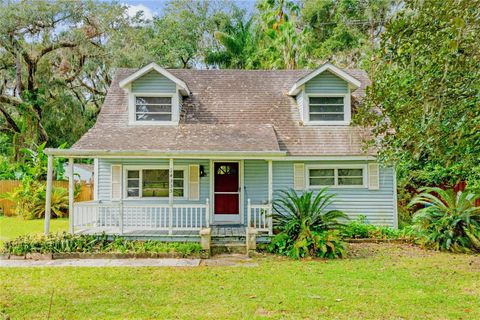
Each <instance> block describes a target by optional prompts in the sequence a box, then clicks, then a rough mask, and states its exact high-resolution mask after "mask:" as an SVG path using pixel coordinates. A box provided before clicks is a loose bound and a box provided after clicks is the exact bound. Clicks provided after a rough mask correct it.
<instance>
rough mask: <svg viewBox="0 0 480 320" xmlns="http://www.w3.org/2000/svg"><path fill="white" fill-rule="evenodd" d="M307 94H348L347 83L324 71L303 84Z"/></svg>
mask: <svg viewBox="0 0 480 320" xmlns="http://www.w3.org/2000/svg"><path fill="white" fill-rule="evenodd" d="M305 92H306V93H307V94H308V93H348V83H347V82H346V81H345V80H343V79H341V78H339V77H337V76H336V75H334V74H333V73H331V72H329V71H325V72H323V73H321V74H319V75H318V76H316V77H315V78H313V79H311V80H310V81H308V82H307V83H305Z"/></svg>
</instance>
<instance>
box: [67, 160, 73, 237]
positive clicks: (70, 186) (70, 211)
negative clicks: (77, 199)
mask: <svg viewBox="0 0 480 320" xmlns="http://www.w3.org/2000/svg"><path fill="white" fill-rule="evenodd" d="M68 170H69V171H68V222H69V224H70V228H69V229H70V233H71V234H73V233H74V231H75V230H74V225H73V224H74V216H73V215H74V214H75V213H74V210H75V209H74V208H73V205H74V191H75V185H74V182H73V174H74V172H73V158H68Z"/></svg>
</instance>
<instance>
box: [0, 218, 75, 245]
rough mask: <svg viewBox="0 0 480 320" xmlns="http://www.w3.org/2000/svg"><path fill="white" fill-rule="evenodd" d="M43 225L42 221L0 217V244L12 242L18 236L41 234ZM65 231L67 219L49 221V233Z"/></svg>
mask: <svg viewBox="0 0 480 320" xmlns="http://www.w3.org/2000/svg"><path fill="white" fill-rule="evenodd" d="M43 223H44V220H43V219H35V220H24V219H22V218H20V217H3V216H0V244H1V243H2V242H4V241H8V240H13V239H15V238H16V237H18V236H24V235H27V234H38V233H42V232H43ZM67 230H68V218H60V219H52V220H51V221H50V231H51V232H61V231H67Z"/></svg>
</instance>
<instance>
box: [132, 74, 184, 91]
mask: <svg viewBox="0 0 480 320" xmlns="http://www.w3.org/2000/svg"><path fill="white" fill-rule="evenodd" d="M176 88H177V87H176V84H175V82H173V81H172V80H170V79H168V78H167V77H165V76H163V75H161V74H159V73H158V72H156V71H150V72H149V73H147V74H145V75H143V76H142V77H140V78H138V79H137V80H135V81H133V82H132V92H158V93H175V92H176Z"/></svg>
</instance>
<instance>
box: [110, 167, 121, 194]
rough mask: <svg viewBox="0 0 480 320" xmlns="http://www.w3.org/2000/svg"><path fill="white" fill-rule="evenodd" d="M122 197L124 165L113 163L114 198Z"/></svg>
mask: <svg viewBox="0 0 480 320" xmlns="http://www.w3.org/2000/svg"><path fill="white" fill-rule="evenodd" d="M121 198H122V166H121V165H119V164H114V165H112V200H120V199H121Z"/></svg>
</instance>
